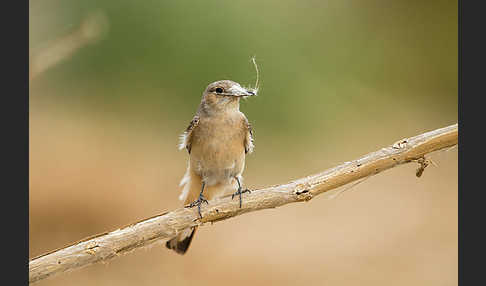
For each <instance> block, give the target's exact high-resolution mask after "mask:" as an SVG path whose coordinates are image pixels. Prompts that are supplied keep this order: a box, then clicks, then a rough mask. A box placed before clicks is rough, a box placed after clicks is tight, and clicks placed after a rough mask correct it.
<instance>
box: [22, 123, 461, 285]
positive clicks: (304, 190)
mask: <svg viewBox="0 0 486 286" xmlns="http://www.w3.org/2000/svg"><path fill="white" fill-rule="evenodd" d="M457 142H458V125H457V123H456V124H454V125H451V126H448V127H445V128H441V129H437V130H434V131H431V132H427V133H424V134H421V135H418V136H415V137H412V138H408V139H402V140H400V141H397V142H396V143H395V144H393V145H392V146H389V147H386V148H382V149H381V150H378V151H376V152H373V153H369V154H367V155H365V156H363V157H361V158H359V159H357V160H354V161H351V162H345V163H343V164H341V165H339V166H337V167H335V168H332V169H329V170H326V171H324V172H322V173H319V174H316V175H311V176H308V177H305V178H301V179H298V180H296V181H293V182H290V183H288V184H283V185H276V186H271V187H267V188H264V189H260V190H254V191H252V192H251V194H248V195H245V197H244V203H243V206H242V208H239V201H238V200H231V198H230V197H229V196H225V197H222V198H217V199H214V200H211V201H210V202H209V205H207V206H206V205H205V206H204V207H203V208H202V210H201V211H202V215H203V219H202V220H199V216H198V213H197V209H190V208H179V209H176V210H174V211H171V212H167V213H164V214H161V215H157V216H154V217H152V218H148V219H145V220H142V221H140V222H137V223H135V224H132V225H129V226H126V227H124V228H121V229H118V230H115V231H112V232H106V233H103V234H99V235H97V236H94V237H90V238H86V239H84V240H81V241H79V242H76V243H73V244H72V245H70V246H68V247H65V248H62V249H59V250H55V251H52V252H50V253H47V254H44V255H41V256H38V257H36V258H33V259H31V260H30V262H29V282H30V283H33V282H36V281H39V280H42V279H44V278H47V277H49V276H53V275H55V274H58V273H62V272H64V271H67V270H72V269H76V268H80V267H82V266H86V265H90V264H94V263H96V262H100V261H106V260H108V259H111V258H114V257H116V256H119V255H122V254H125V253H128V252H130V251H132V250H134V249H137V248H140V247H144V246H147V245H150V244H152V243H154V242H155V241H157V240H161V239H170V238H172V237H174V236H176V234H177V233H179V232H180V231H182V230H184V229H185V228H188V227H191V226H195V225H202V224H204V223H206V222H216V221H220V220H224V219H228V218H230V217H234V216H238V215H241V214H244V213H247V212H252V211H256V210H262V209H269V208H276V207H279V206H282V205H285V204H288V203H294V202H302V201H309V200H310V199H312V198H313V197H315V196H317V195H319V194H322V193H324V192H327V191H330V190H332V189H335V188H338V187H340V186H343V185H345V184H348V183H350V182H353V181H356V180H359V179H361V178H365V177H368V176H371V175H375V174H378V173H380V172H382V171H384V170H387V169H390V168H393V167H395V166H397V165H400V164H404V163H409V162H417V163H419V165H420V166H419V168H418V169H417V173H416V175H417V177H420V176H421V175H422V172H423V169H425V167H426V166H427V165H428V161H427V160H426V159H425V157H424V156H425V155H426V154H428V153H431V152H433V151H437V150H440V149H444V148H447V147H452V146H455V145H457Z"/></svg>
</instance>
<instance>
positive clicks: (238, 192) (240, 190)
mask: <svg viewBox="0 0 486 286" xmlns="http://www.w3.org/2000/svg"><path fill="white" fill-rule="evenodd" d="M235 179H236V181H237V182H238V191H236V192H235V193H233V194H232V195H231V199H233V198H234V197H235V196H236V195H239V196H240V209H241V194H244V193H251V191H250V190H248V189H245V190H242V189H241V183H240V180H239V179H238V177H235Z"/></svg>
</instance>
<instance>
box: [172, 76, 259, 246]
mask: <svg viewBox="0 0 486 286" xmlns="http://www.w3.org/2000/svg"><path fill="white" fill-rule="evenodd" d="M256 95H257V89H251V88H249V89H247V88H243V87H242V86H241V85H240V84H239V83H237V82H234V81H231V80H219V81H216V82H213V83H211V84H209V85H208V86H207V87H206V89H205V90H204V92H203V95H202V99H201V102H200V104H199V107H198V109H197V111H196V114H195V116H194V117H193V119H192V120H191V122H190V123H189V126H188V127H187V128H186V130H185V131H184V133H182V135H181V136H180V144H179V149H180V150H183V149H184V148H185V149H186V150H187V152H188V154H189V160H188V166H187V171H186V173H185V175H184V176H183V178H182V180H181V182H180V186H183V188H182V192H181V195H180V196H179V199H180V200H182V201H184V205H186V207H188V208H193V207H196V206H197V210H198V214H199V217H200V218H202V215H201V205H202V204H203V203H206V204H208V200H211V199H213V198H215V197H220V196H223V195H227V194H230V193H232V192H234V193H232V199H234V197H235V196H238V197H239V206H240V208H241V205H242V194H243V193H250V192H251V191H250V190H248V189H245V190H243V188H242V180H243V177H242V173H243V170H244V168H245V156H246V155H247V154H249V153H251V152H252V151H253V149H254V138H253V129H252V126H251V124H250V123H249V122H248V119H247V118H246V116H245V114H243V113H242V112H241V111H240V99H242V98H246V97H249V96H256ZM196 230H197V226H195V227H192V228H188V229H185V230H184V231H182V232H180V233H179V234H178V235H177V236H176V237H174V238H172V239H171V240H169V241H167V243H166V247H167V248H169V249H172V250H174V251H175V252H176V253H178V254H181V255H182V254H185V253H186V251H187V249H188V248H189V245H190V244H191V241H192V239H193V237H194V233H195V232H196Z"/></svg>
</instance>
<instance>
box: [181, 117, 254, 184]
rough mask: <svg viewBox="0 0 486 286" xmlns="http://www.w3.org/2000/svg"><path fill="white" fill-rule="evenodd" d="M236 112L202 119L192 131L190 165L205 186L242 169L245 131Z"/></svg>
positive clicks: (242, 118) (240, 171)
mask: <svg viewBox="0 0 486 286" xmlns="http://www.w3.org/2000/svg"><path fill="white" fill-rule="evenodd" d="M238 113H240V112H238ZM240 114H241V115H240ZM240 114H234V115H227V114H226V115H225V116H212V117H208V118H202V119H200V122H199V124H198V126H197V128H196V129H195V130H194V131H193V132H194V133H193V134H192V136H193V137H192V149H191V154H190V160H191V167H192V169H193V170H194V171H195V173H196V174H198V175H200V176H201V177H202V179H203V180H204V181H205V182H206V184H208V185H213V184H217V183H221V182H223V181H227V180H228V179H231V178H233V177H235V176H239V175H241V173H242V172H243V169H244V164H245V147H244V140H245V136H246V132H247V131H246V130H244V128H243V126H244V125H243V120H244V117H243V116H244V115H243V114H242V113H240Z"/></svg>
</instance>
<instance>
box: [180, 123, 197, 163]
mask: <svg viewBox="0 0 486 286" xmlns="http://www.w3.org/2000/svg"><path fill="white" fill-rule="evenodd" d="M198 124H199V116H197V115H196V116H194V118H193V119H192V120H191V123H189V126H187V128H186V131H184V133H182V134H181V136H180V143H179V150H182V149H184V148H186V149H187V152H189V154H191V143H192V140H191V139H192V131H193V130H194V128H196V127H197V125H198Z"/></svg>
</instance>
